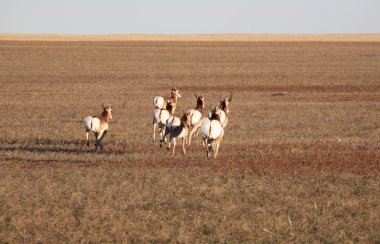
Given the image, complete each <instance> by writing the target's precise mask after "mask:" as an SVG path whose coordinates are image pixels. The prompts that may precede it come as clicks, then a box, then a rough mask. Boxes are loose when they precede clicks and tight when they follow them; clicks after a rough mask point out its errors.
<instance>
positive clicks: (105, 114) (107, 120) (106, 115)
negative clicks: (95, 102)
mask: <svg viewBox="0 0 380 244" xmlns="http://www.w3.org/2000/svg"><path fill="white" fill-rule="evenodd" d="M110 116H111V115H110V114H109V113H108V112H107V111H103V113H102V118H103V119H104V120H105V121H106V122H107V123H109V122H110Z"/></svg>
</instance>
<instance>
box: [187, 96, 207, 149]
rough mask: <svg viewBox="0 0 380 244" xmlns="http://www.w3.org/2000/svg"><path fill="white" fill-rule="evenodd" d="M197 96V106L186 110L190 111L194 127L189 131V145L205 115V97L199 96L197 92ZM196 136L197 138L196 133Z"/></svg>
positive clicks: (191, 124) (191, 125) (191, 122)
mask: <svg viewBox="0 0 380 244" xmlns="http://www.w3.org/2000/svg"><path fill="white" fill-rule="evenodd" d="M195 98H196V99H197V106H196V108H195V109H188V110H186V112H188V113H190V127H192V129H191V131H190V133H189V139H188V144H189V145H190V144H191V140H192V137H193V134H194V133H196V132H197V131H198V130H199V127H200V126H201V123H202V120H203V119H204V117H205V98H204V97H203V96H200V95H199V96H198V95H197V94H195ZM198 133H199V131H198ZM194 138H195V135H194Z"/></svg>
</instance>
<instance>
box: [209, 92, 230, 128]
mask: <svg viewBox="0 0 380 244" xmlns="http://www.w3.org/2000/svg"><path fill="white" fill-rule="evenodd" d="M231 101H232V93H231V94H230V97H229V98H227V97H225V98H224V99H223V100H222V99H220V105H219V107H220V108H221V110H222V111H221V113H220V123H221V124H222V127H223V128H226V126H227V123H228V116H227V114H228V113H229V112H230V102H231ZM210 116H211V112H210V113H209V117H210Z"/></svg>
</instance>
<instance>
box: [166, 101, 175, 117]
mask: <svg viewBox="0 0 380 244" xmlns="http://www.w3.org/2000/svg"><path fill="white" fill-rule="evenodd" d="M175 107H176V106H175V105H174V106H173V104H172V103H169V104H168V105H166V110H168V112H169V114H171V115H173V114H174V111H175Z"/></svg>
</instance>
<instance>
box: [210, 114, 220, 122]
mask: <svg viewBox="0 0 380 244" xmlns="http://www.w3.org/2000/svg"><path fill="white" fill-rule="evenodd" d="M210 119H211V120H219V121H220V114H217V113H215V112H213V113H212V114H211V118H210Z"/></svg>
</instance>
